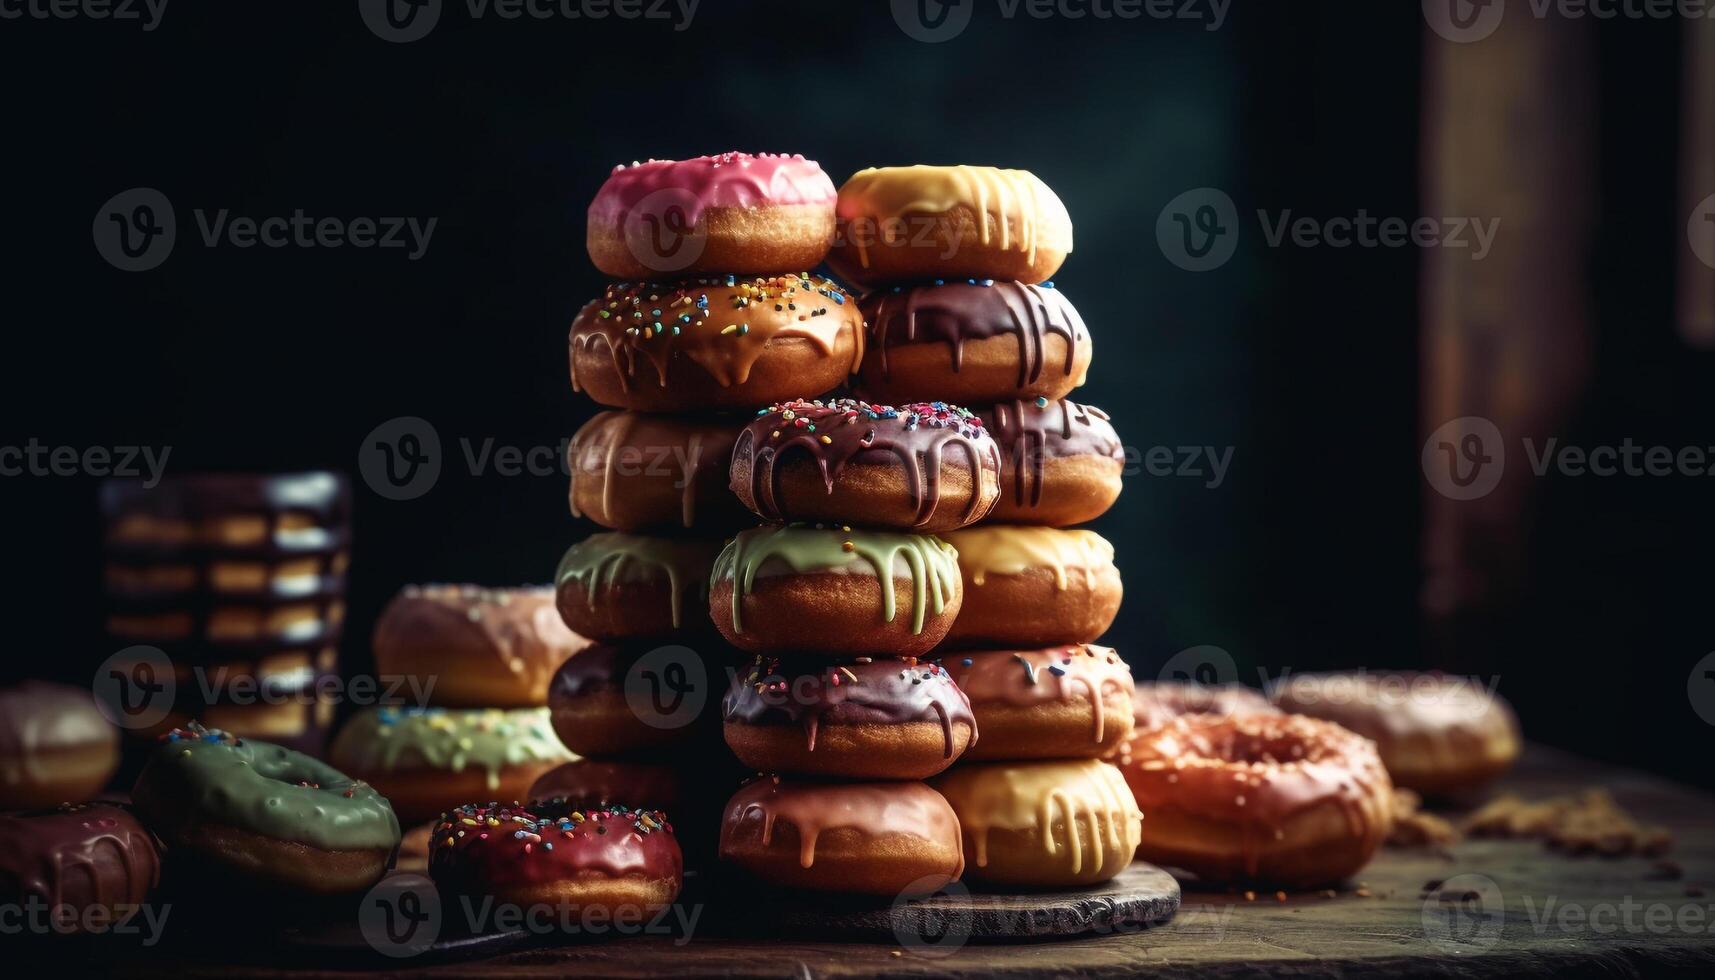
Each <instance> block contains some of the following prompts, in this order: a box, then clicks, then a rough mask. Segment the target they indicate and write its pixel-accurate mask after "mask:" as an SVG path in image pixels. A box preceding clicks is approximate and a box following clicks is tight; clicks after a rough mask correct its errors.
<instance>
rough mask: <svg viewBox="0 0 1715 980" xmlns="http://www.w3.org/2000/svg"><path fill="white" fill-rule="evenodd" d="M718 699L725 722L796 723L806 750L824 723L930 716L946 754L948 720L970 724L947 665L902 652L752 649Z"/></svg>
mask: <svg viewBox="0 0 1715 980" xmlns="http://www.w3.org/2000/svg"><path fill="white" fill-rule="evenodd" d="M721 706H722V710H723V712H724V714H725V717H726V720H727V721H729V722H742V723H743V724H747V725H802V726H803V727H804V732H805V739H806V743H807V748H808V749H809V751H811V752H814V751H815V750H816V734H817V732H818V731H819V730H820V729H821V728H822V727H824V726H827V725H864V724H869V725H896V724H903V723H905V722H913V721H923V720H926V719H928V718H930V717H933V718H935V719H936V720H937V721H938V722H939V723H940V725H941V732H942V737H943V744H944V745H945V752H946V754H945V756H944V758H948V759H951V758H952V757H953V725H954V723H956V722H963V723H964V724H966V725H968V726H970V727H971V728H972V729H973V730H974V729H975V728H976V720H975V717H974V716H973V715H972V714H971V703H970V701H968V700H966V698H965V695H964V692H962V691H960V690H959V686H958V685H957V684H955V683H953V680H952V678H951V677H949V676H948V674H947V672H946V671H945V670H943V669H942V668H941V666H940V665H939V664H933V663H922V664H920V663H917V662H916V661H909V660H886V659H883V660H859V661H855V662H853V663H849V664H845V665H843V666H840V665H836V666H827V665H820V666H812V665H809V664H804V665H794V664H791V663H782V662H781V661H780V660H779V659H777V658H773V657H757V658H756V659H755V660H753V661H752V662H751V665H750V668H749V670H747V671H745V672H742V673H740V674H738V675H735V676H734V677H733V683H732V687H731V688H730V689H729V690H728V691H727V694H726V698H725V700H724V701H722V704H721Z"/></svg>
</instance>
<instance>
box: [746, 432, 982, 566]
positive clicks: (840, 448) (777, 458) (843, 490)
mask: <svg viewBox="0 0 1715 980" xmlns="http://www.w3.org/2000/svg"><path fill="white" fill-rule="evenodd" d="M756 415H757V417H756V418H755V419H753V420H751V422H750V424H749V425H747V426H745V428H744V431H743V432H741V433H739V436H738V442H737V445H736V447H735V448H734V450H733V454H732V492H733V493H734V494H736V495H737V497H738V499H739V500H740V501H742V502H743V503H744V505H745V506H746V507H749V508H750V509H751V510H753V511H755V512H756V513H757V514H758V515H759V516H761V517H762V519H763V520H766V521H836V522H843V521H848V520H849V521H852V522H854V523H861V524H863V525H865V526H867V527H892V528H899V529H901V530H911V531H919V532H925V533H935V532H938V531H949V530H952V529H954V528H959V527H964V526H965V525H967V524H973V523H975V522H977V521H979V520H981V519H982V518H983V517H984V515H986V514H987V513H988V512H989V508H991V507H993V506H994V502H995V498H996V497H998V496H999V495H1000V488H999V484H998V479H999V476H1000V450H999V449H998V448H997V447H996V446H995V443H994V440H993V439H991V438H990V437H989V435H988V433H987V432H986V431H984V429H983V424H982V421H981V420H980V419H978V418H977V417H976V416H975V415H973V414H971V413H970V412H968V411H966V410H964V409H962V408H959V407H958V406H956V405H948V404H946V403H945V402H918V403H914V404H910V405H903V406H901V407H899V408H894V407H892V406H890V405H871V404H870V403H869V402H863V401H856V400H854V399H850V398H836V399H830V400H829V401H827V402H822V401H792V402H786V403H784V404H777V405H773V406H771V407H769V408H765V409H762V410H761V411H759V412H757V413H756ZM943 503H945V504H948V505H949V506H947V507H942V504H943Z"/></svg>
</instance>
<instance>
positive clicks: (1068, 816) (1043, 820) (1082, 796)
mask: <svg viewBox="0 0 1715 980" xmlns="http://www.w3.org/2000/svg"><path fill="white" fill-rule="evenodd" d="M930 785H932V786H933V787H934V788H935V790H936V791H937V792H939V793H940V794H941V795H942V796H944V797H946V798H947V802H948V803H950V804H952V807H953V812H955V813H957V814H958V815H959V827H960V829H961V830H962V831H963V834H964V842H965V853H966V854H968V855H970V867H969V869H968V872H967V875H968V877H969V878H970V879H971V880H972V881H980V882H983V883H985V884H991V885H1010V886H1014V887H1021V888H1069V887H1074V886H1077V885H1093V884H1096V883H1098V882H1103V881H1107V880H1108V879H1110V878H1112V877H1114V876H1115V875H1117V874H1119V873H1120V872H1121V871H1124V870H1125V869H1126V867H1127V866H1128V865H1130V864H1131V859H1132V855H1133V853H1134V852H1136V850H1137V844H1138V837H1139V833H1140V826H1139V825H1140V824H1141V822H1142V820H1143V815H1142V814H1141V813H1139V812H1138V809H1137V802H1136V801H1135V800H1133V799H1132V795H1131V790H1129V789H1127V788H1126V784H1125V779H1124V777H1122V776H1121V775H1120V772H1119V770H1118V769H1115V768H1114V767H1113V766H1110V765H1108V764H1107V763H1105V762H1098V761H1097V760H1095V759H1078V760H1074V761H1063V762H1061V761H1054V762H981V763H977V764H975V765H968V766H967V765H961V766H958V767H956V768H954V769H952V770H950V771H948V772H947V773H945V774H943V775H941V776H939V777H937V778H936V779H935V780H934V782H932V783H931V784H930Z"/></svg>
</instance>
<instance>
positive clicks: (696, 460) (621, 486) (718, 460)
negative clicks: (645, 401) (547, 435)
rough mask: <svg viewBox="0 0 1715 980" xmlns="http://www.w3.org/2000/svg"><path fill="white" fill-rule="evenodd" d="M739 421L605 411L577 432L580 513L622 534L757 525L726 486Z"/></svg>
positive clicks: (574, 459)
mask: <svg viewBox="0 0 1715 980" xmlns="http://www.w3.org/2000/svg"><path fill="white" fill-rule="evenodd" d="M739 429H740V426H739V423H738V422H733V421H722V420H719V419H699V418H689V417H684V416H673V415H643V414H641V413H638V412H601V413H598V414H597V415H596V417H595V418H593V419H590V420H589V421H588V422H586V423H584V426H583V428H581V429H579V430H578V432H577V435H574V436H572V444H571V447H570V448H569V449H568V450H567V452H566V457H567V463H568V466H569V468H570V469H571V471H572V486H571V492H570V497H571V504H572V516H573V517H588V518H589V519H590V520H592V521H595V522H596V523H597V524H600V525H601V526H603V527H610V528H613V529H614V530H616V531H647V530H651V529H654V528H668V527H684V528H691V527H697V528H707V529H712V530H722V531H725V530H736V529H738V528H741V527H749V526H750V525H751V524H753V523H755V520H754V518H752V517H751V515H750V512H749V511H748V510H746V509H745V508H744V506H743V505H742V504H740V503H739V502H738V498H736V497H734V496H733V495H732V492H731V491H730V490H728V489H727V470H728V467H729V465H730V464H731V462H732V444H733V440H734V439H736V438H737V437H738V433H739Z"/></svg>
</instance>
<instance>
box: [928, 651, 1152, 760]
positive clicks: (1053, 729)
mask: <svg viewBox="0 0 1715 980" xmlns="http://www.w3.org/2000/svg"><path fill="white" fill-rule="evenodd" d="M944 665H945V666H946V668H947V673H949V674H951V675H952V677H953V680H954V681H956V682H957V683H958V685H959V689H960V690H962V691H964V692H965V696H966V697H968V698H969V699H970V701H971V711H972V713H974V714H975V715H976V719H977V730H978V731H980V732H981V733H982V738H981V739H979V740H978V742H977V744H976V745H974V746H972V747H971V750H970V751H969V752H968V753H966V757H967V758H969V759H1079V758H1085V757H1090V758H1099V757H1101V756H1105V755H1107V754H1108V753H1110V752H1112V751H1113V750H1114V748H1115V747H1116V746H1118V745H1119V743H1120V742H1121V741H1122V740H1123V739H1124V738H1125V737H1126V736H1127V735H1128V734H1130V733H1131V727H1132V704H1131V695H1132V688H1133V681H1132V678H1131V668H1130V667H1129V666H1127V665H1126V662H1125V661H1124V660H1121V659H1120V658H1119V655H1118V654H1116V653H1115V652H1114V651H1113V650H1112V649H1110V648H1108V647H1098V646H1091V645H1089V644H1074V645H1072V646H1060V647H1049V648H1047V649H1045V650H988V651H983V652H981V653H967V654H963V655H959V654H951V655H948V656H947V658H946V659H945V661H944Z"/></svg>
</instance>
